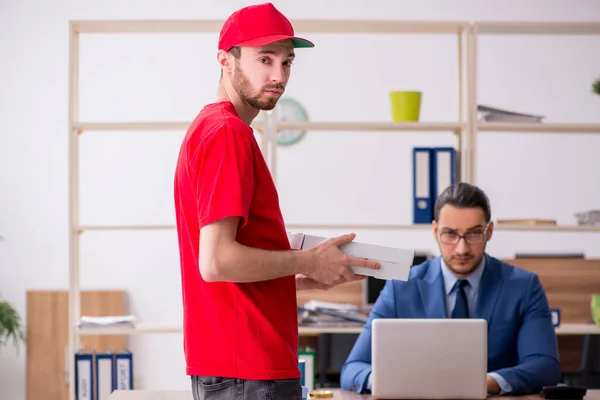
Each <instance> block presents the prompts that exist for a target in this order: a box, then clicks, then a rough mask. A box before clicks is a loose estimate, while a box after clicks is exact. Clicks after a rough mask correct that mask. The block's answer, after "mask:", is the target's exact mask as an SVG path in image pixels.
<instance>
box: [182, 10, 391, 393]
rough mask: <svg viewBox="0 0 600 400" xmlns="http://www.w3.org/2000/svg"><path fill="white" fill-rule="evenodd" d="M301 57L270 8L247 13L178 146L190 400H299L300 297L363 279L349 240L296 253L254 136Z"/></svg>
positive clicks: (231, 26)
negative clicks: (345, 247)
mask: <svg viewBox="0 0 600 400" xmlns="http://www.w3.org/2000/svg"><path fill="white" fill-rule="evenodd" d="M298 47H313V44H312V43H311V42H309V41H308V40H306V39H302V38H298V37H296V36H295V34H294V29H293V27H292V25H291V23H290V21H288V19H287V18H286V17H285V16H284V15H283V14H281V13H280V12H279V11H278V10H277V9H276V8H275V7H274V6H273V5H272V4H270V3H265V4H260V5H253V6H249V7H245V8H243V9H241V10H238V11H236V12H235V13H233V14H232V15H231V16H230V17H229V18H228V19H227V21H226V22H225V24H224V26H223V28H222V30H221V34H220V37H219V48H218V51H217V60H218V62H219V65H220V67H221V70H222V78H221V81H220V84H219V89H218V93H217V100H216V101H215V102H214V103H211V104H208V105H206V106H205V107H204V108H203V109H202V110H201V111H200V113H199V114H198V116H197V117H196V119H195V120H194V121H193V123H192V124H191V126H190V127H189V130H188V132H187V135H186V137H185V139H184V141H183V143H182V146H181V150H180V154H179V159H178V162H177V169H176V173H175V210H176V219H177V232H178V239H179V249H180V260H181V273H182V290H183V311H184V331H183V332H184V347H185V355H186V364H187V369H186V371H187V374H188V375H190V376H191V377H192V391H193V394H194V399H227V400H235V399H275V398H281V399H286V400H295V399H300V398H301V397H302V391H301V387H300V383H299V378H300V371H299V369H298V351H297V347H298V318H297V303H296V290H302V289H327V288H330V287H332V286H334V285H337V284H340V283H344V282H348V281H353V280H356V279H363V278H364V277H361V276H357V275H354V274H353V273H352V271H351V270H350V269H349V266H351V265H358V266H364V267H369V268H379V265H378V264H377V263H374V262H371V261H367V260H364V259H359V258H354V257H349V256H347V255H345V254H343V253H342V252H341V251H340V250H339V248H338V246H340V245H342V244H344V243H347V242H350V241H352V240H353V239H354V235H353V234H348V235H343V236H340V237H335V238H331V239H328V240H326V241H324V242H323V243H321V244H320V245H319V246H317V247H315V248H312V249H309V250H292V249H291V246H290V243H289V239H288V236H287V232H286V229H285V225H284V222H283V217H282V215H281V210H280V207H279V199H278V194H277V190H276V188H275V185H274V183H273V179H272V177H271V174H270V172H269V169H268V167H267V165H266V163H265V160H264V158H263V156H262V154H261V151H260V148H259V147H258V144H257V143H256V140H255V138H254V134H253V131H252V129H251V128H250V124H251V123H252V120H253V119H254V118H255V117H256V116H257V115H258V113H259V111H260V110H270V109H273V108H274V107H275V106H276V104H277V100H278V99H279V98H280V97H281V95H282V94H283V92H284V91H285V87H286V84H287V82H288V79H289V77H290V71H291V66H292V62H293V60H294V57H295V54H294V49H295V48H298Z"/></svg>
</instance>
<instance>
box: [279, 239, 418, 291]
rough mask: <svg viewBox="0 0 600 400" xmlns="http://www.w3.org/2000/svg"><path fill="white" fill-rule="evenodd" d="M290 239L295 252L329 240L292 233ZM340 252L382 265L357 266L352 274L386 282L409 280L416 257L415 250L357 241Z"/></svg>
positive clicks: (345, 245)
mask: <svg viewBox="0 0 600 400" xmlns="http://www.w3.org/2000/svg"><path fill="white" fill-rule="evenodd" d="M288 238H289V240H290V244H291V246H292V249H294V250H304V249H310V248H312V247H315V246H316V245H317V244H319V243H321V242H322V241H324V240H326V239H327V238H325V237H321V236H313V235H307V234H304V233H291V232H288ZM340 250H341V251H343V252H344V253H346V254H348V255H351V256H354V257H361V258H366V259H369V260H373V261H377V262H378V263H379V264H380V265H381V268H380V269H370V268H364V267H357V266H352V267H350V269H351V270H352V272H354V273H355V274H360V275H368V276H372V277H374V278H378V279H386V280H390V279H395V280H401V281H406V280H408V274H409V272H410V267H411V266H412V263H413V260H414V257H415V252H414V250H405V249H398V248H394V247H386V246H379V245H375V244H368V243H360V242H356V241H352V242H350V243H346V244H343V245H341V246H340Z"/></svg>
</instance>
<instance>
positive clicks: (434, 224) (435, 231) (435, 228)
mask: <svg viewBox="0 0 600 400" xmlns="http://www.w3.org/2000/svg"><path fill="white" fill-rule="evenodd" d="M431 233H433V238H434V239H435V241H436V242H437V240H438V224H437V221H436V220H433V221H431Z"/></svg>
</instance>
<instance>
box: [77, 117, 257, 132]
mask: <svg viewBox="0 0 600 400" xmlns="http://www.w3.org/2000/svg"><path fill="white" fill-rule="evenodd" d="M190 124H191V121H189V122H76V123H74V124H73V129H74V130H76V131H80V132H90V131H184V132H185V131H187V129H188V128H189V126H190ZM263 125H264V124H263V122H262V121H260V120H257V121H255V122H253V123H252V125H251V126H252V127H253V128H261V127H262V126H263Z"/></svg>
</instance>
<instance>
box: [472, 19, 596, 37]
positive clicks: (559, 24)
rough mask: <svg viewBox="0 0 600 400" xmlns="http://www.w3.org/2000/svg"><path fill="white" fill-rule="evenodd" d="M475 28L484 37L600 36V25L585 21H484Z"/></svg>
mask: <svg viewBox="0 0 600 400" xmlns="http://www.w3.org/2000/svg"><path fill="white" fill-rule="evenodd" d="M475 27H476V29H477V33H478V34H482V35H600V23H598V22H585V21H581V22H579V21H548V22H543V21H539V22H538V21H527V22H525V21H482V22H476V23H475Z"/></svg>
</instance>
